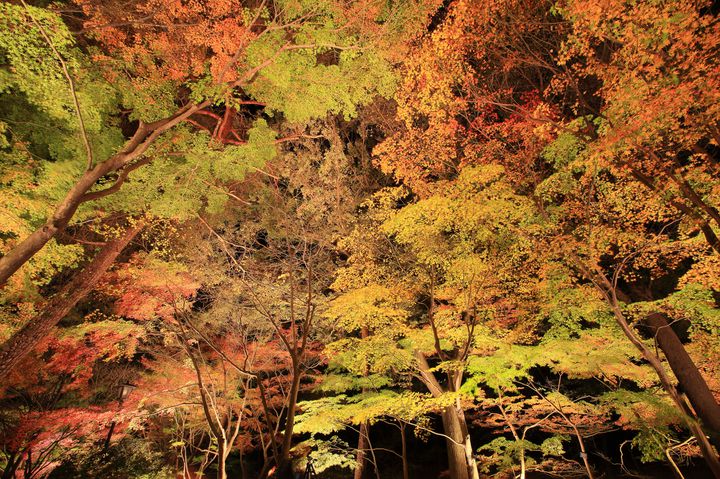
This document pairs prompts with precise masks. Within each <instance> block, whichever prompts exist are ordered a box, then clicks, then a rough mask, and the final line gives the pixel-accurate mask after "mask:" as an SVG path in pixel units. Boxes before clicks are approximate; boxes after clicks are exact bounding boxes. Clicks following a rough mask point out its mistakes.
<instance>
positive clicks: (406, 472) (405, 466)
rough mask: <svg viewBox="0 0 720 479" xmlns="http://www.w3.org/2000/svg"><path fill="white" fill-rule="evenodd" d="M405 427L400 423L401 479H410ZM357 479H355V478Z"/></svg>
mask: <svg viewBox="0 0 720 479" xmlns="http://www.w3.org/2000/svg"><path fill="white" fill-rule="evenodd" d="M406 427H407V425H406V424H405V423H404V422H402V421H400V446H401V448H402V450H401V451H402V466H403V479H410V471H409V468H408V458H407V437H406V434H405V428H406ZM356 479H357V478H356Z"/></svg>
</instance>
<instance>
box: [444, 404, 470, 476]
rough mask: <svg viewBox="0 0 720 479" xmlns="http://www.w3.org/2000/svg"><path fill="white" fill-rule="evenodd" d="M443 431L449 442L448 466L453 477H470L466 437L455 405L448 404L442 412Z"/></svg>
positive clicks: (446, 440)
mask: <svg viewBox="0 0 720 479" xmlns="http://www.w3.org/2000/svg"><path fill="white" fill-rule="evenodd" d="M442 423H443V431H444V432H445V436H447V437H446V438H445V442H446V444H447V455H448V466H449V468H450V477H451V478H452V479H470V475H469V474H468V464H467V460H466V458H465V437H464V436H463V432H462V429H463V428H462V425H461V423H460V417H459V416H458V414H457V410H456V409H455V407H454V406H448V407H447V408H445V410H444V411H443V413H442Z"/></svg>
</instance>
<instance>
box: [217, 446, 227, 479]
mask: <svg viewBox="0 0 720 479" xmlns="http://www.w3.org/2000/svg"><path fill="white" fill-rule="evenodd" d="M227 455H228V451H227V450H226V447H225V444H224V443H223V442H222V440H220V439H219V440H218V472H217V479H227V472H226V471H225V461H226V460H227Z"/></svg>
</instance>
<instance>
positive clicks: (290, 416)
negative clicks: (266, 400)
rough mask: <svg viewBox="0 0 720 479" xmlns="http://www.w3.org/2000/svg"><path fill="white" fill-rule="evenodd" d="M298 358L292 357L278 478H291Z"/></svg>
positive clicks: (298, 371) (297, 385) (298, 373)
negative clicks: (290, 382) (290, 381)
mask: <svg viewBox="0 0 720 479" xmlns="http://www.w3.org/2000/svg"><path fill="white" fill-rule="evenodd" d="M300 379H301V377H300V360H299V359H297V358H293V379H292V384H291V385H290V394H289V396H288V409H287V417H286V419H285V432H284V436H283V446H282V450H281V451H280V464H278V477H279V478H280V479H285V478H288V479H290V478H292V464H291V463H290V449H291V448H292V436H293V429H294V428H295V407H296V406H297V398H298V392H299V391H300Z"/></svg>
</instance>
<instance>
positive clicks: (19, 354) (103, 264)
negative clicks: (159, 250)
mask: <svg viewBox="0 0 720 479" xmlns="http://www.w3.org/2000/svg"><path fill="white" fill-rule="evenodd" d="M143 226H144V222H142V221H138V222H137V223H136V224H135V225H133V226H131V227H129V228H128V229H127V230H125V232H124V233H123V234H122V236H120V237H119V238H117V239H114V240H112V241H108V242H107V243H106V244H105V246H103V247H102V249H100V252H99V253H98V254H97V255H96V256H95V258H93V260H92V261H91V262H90V264H88V265H87V266H86V267H85V268H84V269H83V270H82V271H80V272H79V273H77V274H76V275H75V276H74V277H73V279H72V280H71V281H70V282H69V283H68V284H67V285H65V287H64V288H62V290H60V292H59V293H58V294H56V295H55V296H54V297H53V298H52V299H51V300H50V301H49V302H48V304H47V305H46V306H45V309H43V310H42V311H41V312H40V313H39V314H38V315H37V316H35V317H34V318H33V319H31V320H30V321H28V323H27V324H25V326H23V327H22V328H21V329H20V330H19V331H17V332H15V334H13V335H12V336H11V337H10V338H9V339H8V340H7V341H5V343H3V345H2V346H0V377H2V378H6V377H7V376H8V374H9V373H10V371H12V369H13V368H14V367H15V365H16V364H17V363H18V362H19V361H20V360H21V359H22V358H23V357H24V356H25V355H27V354H28V353H29V352H30V351H32V350H33V348H35V346H36V345H37V344H38V343H39V342H40V341H41V340H42V339H43V338H44V337H46V336H47V335H48V334H49V333H50V331H51V330H52V328H53V327H55V325H56V324H57V323H58V322H59V321H60V320H61V319H62V318H64V317H65V316H66V315H67V314H68V313H69V312H70V310H71V309H72V308H73V307H74V306H75V305H76V304H77V303H78V301H80V300H81V299H82V298H84V297H85V296H86V295H87V294H88V293H89V292H90V291H91V290H92V289H93V288H94V287H95V285H96V284H97V282H98V281H99V280H100V278H101V277H102V276H103V275H104V274H105V272H106V271H107V270H108V268H109V267H110V266H111V265H112V264H113V262H114V261H115V259H116V258H117V257H118V255H119V254H120V252H121V251H122V250H123V249H124V248H125V246H127V245H128V243H130V241H132V239H133V238H135V236H136V235H137V234H138V233H139V232H140V230H142V228H143Z"/></svg>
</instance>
